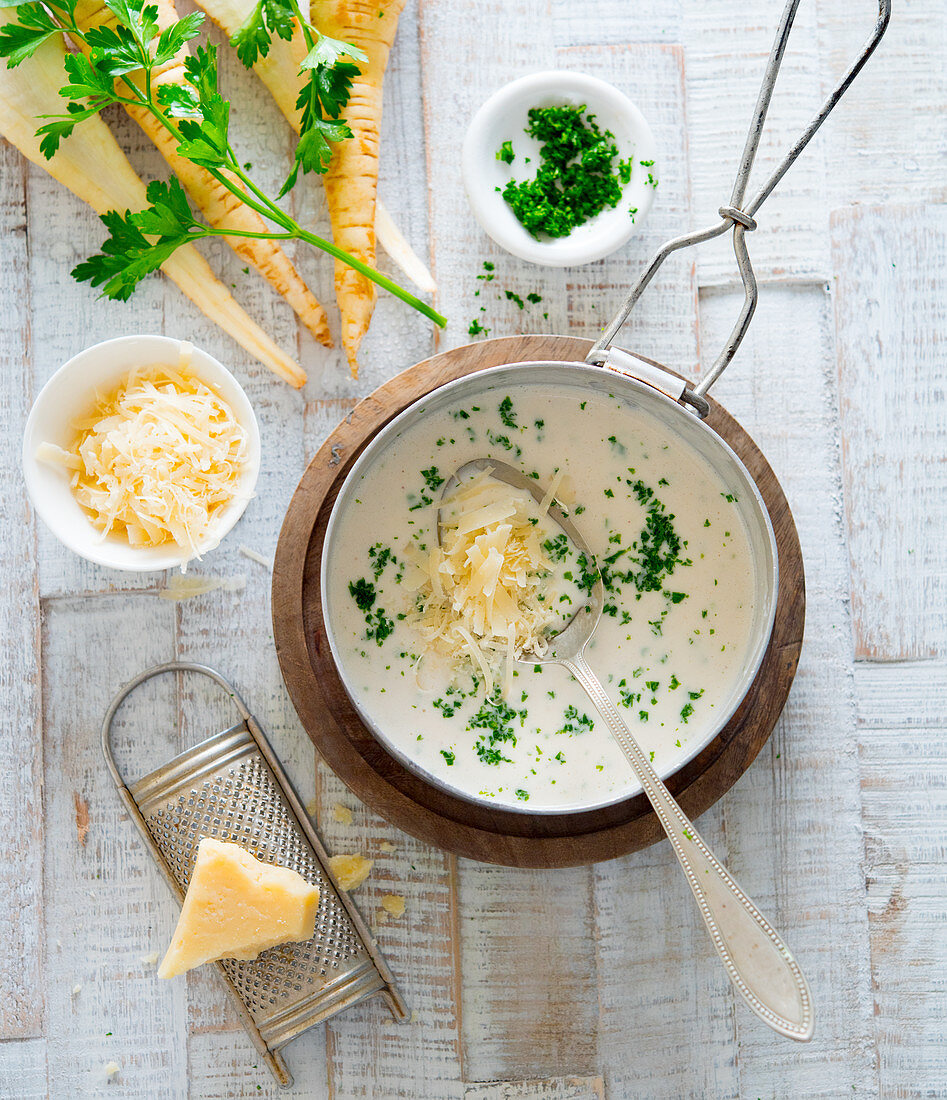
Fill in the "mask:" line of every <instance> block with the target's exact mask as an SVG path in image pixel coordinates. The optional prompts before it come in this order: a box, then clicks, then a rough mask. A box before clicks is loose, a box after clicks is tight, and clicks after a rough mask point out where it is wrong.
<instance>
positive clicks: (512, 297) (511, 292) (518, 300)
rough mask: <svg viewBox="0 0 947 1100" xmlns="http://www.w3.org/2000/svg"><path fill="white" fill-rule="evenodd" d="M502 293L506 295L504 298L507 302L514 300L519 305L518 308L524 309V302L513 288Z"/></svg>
mask: <svg viewBox="0 0 947 1100" xmlns="http://www.w3.org/2000/svg"><path fill="white" fill-rule="evenodd" d="M503 293H504V294H505V295H506V299H507V301H508V302H515V303H516V304H517V305H518V306H519V307H520V309H525V308H526V303H525V302H524V301H523V299H522V298H521V297H520V296H519V295H518V294H517V293H516V291H514V290H504V291H503Z"/></svg>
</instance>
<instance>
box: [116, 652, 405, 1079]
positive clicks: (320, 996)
mask: <svg viewBox="0 0 947 1100" xmlns="http://www.w3.org/2000/svg"><path fill="white" fill-rule="evenodd" d="M164 672H198V673H201V674H203V675H206V676H209V677H211V678H212V679H213V680H215V681H216V682H217V683H218V684H219V685H220V686H221V687H222V688H223V689H224V691H226V692H227V694H228V695H229V696H230V697H231V698H232V699H233V702H234V705H235V706H236V708H237V710H238V711H239V713H240V716H241V718H242V719H243V720H242V721H241V722H240V723H239V724H238V725H236V726H233V727H232V728H231V729H228V730H224V731H223V733H217V734H214V735H213V736H212V737H208V738H207V739H206V740H204V741H201V742H200V744H198V745H195V746H194V747H193V748H190V749H188V750H187V751H185V752H183V753H181V754H180V755H179V756H176V757H174V759H173V760H170V761H168V763H167V764H165V765H163V766H162V767H160V768H158V769H156V770H155V771H153V772H151V773H150V774H148V775H146V776H143V777H142V778H141V779H139V780H137V781H136V782H134V783H132V784H131V785H126V783H125V779H124V777H123V776H122V774H121V772H120V771H119V769H118V766H117V764H116V762H115V757H114V754H113V752H112V745H111V730H112V722H113V720H114V717H115V714H116V712H117V711H118V708H119V707H120V706H121V704H122V702H123V701H124V700H125V699H126V698H127V696H128V695H129V694H130V693H131V692H132V691H134V689H135V688H136V687H138V686H139V685H140V684H142V683H143V682H144V681H145V680H149V679H151V678H152V677H153V676H157V675H160V674H161V673H164ZM102 748H103V751H104V753H105V760H106V763H107V764H108V767H109V771H110V772H111V773H112V777H113V778H114V780H115V783H116V786H117V787H118V793H119V795H120V797H121V799H122V801H123V802H124V804H125V806H126V808H127V809H128V812H129V813H130V814H131V816H132V819H133V820H134V821H135V823H136V824H137V825H138V829H139V831H140V832H141V835H142V838H143V839H144V841H145V843H146V845H147V846H148V848H149V850H150V851H151V854H152V856H153V857H154V859H155V862H156V863H157V864H158V867H159V868H160V869H161V871H162V872H163V873H164V876H165V878H166V879H167V881H168V884H169V885H170V887H171V889H172V890H173V892H174V893H175V895H176V897H177V899H178V901H179V902H182V901H183V900H184V894H185V891H186V890H187V883H188V878H189V876H190V873H191V868H192V866H193V864H194V858H195V855H196V852H197V845H198V843H199V841H200V840H201V838H202V837H206V836H209V837H215V838H216V839H219V840H228V841H233V842H234V843H236V844H240V845H241V846H242V847H243V848H245V849H246V850H247V851H249V852H250V853H251V854H252V855H254V856H256V857H257V859H261V860H263V861H264V862H269V863H278V864H279V865H280V866H283V867H290V868H292V869H293V870H294V871H298V872H299V874H301V875H302V876H303V878H305V879H306V880H307V881H308V882H311V883H313V885H315V886H318V887H319V909H318V912H317V916H316V931H315V934H314V935H313V937H312V939H311V940H309V941H307V942H306V943H289V944H284V945H282V946H281V947H273V948H270V950H269V951H265V952H264V953H263V954H262V955H260V956H259V958H257V959H254V960H252V961H249V962H241V961H238V960H236V959H225V960H222V961H220V962H217V963H214V965H215V966H216V967H217V969H218V971H219V972H220V974H221V976H222V977H223V979H224V981H225V982H226V984H227V987H228V989H229V991H230V993H231V995H232V997H233V998H234V1001H235V1004H236V1007H237V1010H238V1011H239V1013H240V1016H241V1018H242V1020H243V1022H244V1025H245V1026H246V1029H247V1031H248V1032H249V1034H250V1038H251V1039H252V1040H253V1044H254V1046H255V1047H256V1048H257V1050H258V1051H259V1052H260V1055H261V1057H262V1058H263V1059H264V1061H265V1062H266V1063H267V1065H268V1066H269V1068H270V1070H271V1071H272V1073H273V1075H274V1077H275V1078H276V1079H277V1081H279V1083H280V1084H281V1085H284V1086H289V1085H291V1084H292V1076H291V1074H290V1073H289V1070H288V1069H287V1067H286V1063H285V1062H284V1061H283V1058H282V1056H281V1055H280V1054H279V1053H278V1049H279V1048H280V1047H282V1046H283V1045H284V1044H286V1043H288V1042H289V1041H290V1040H291V1039H294V1038H296V1036H297V1035H300V1034H301V1033H302V1032H303V1031H306V1030H307V1029H308V1028H310V1027H312V1026H313V1025H314V1024H317V1023H319V1022H320V1021H322V1020H325V1019H327V1018H328V1017H329V1016H332V1015H334V1014H335V1013H336V1012H340V1011H341V1010H342V1009H343V1008H347V1007H348V1006H349V1005H353V1004H355V1003H356V1002H357V1001H361V1000H363V999H364V998H366V997H370V996H372V995H373V994H375V993H381V994H383V995H384V996H385V998H386V1000H387V1002H388V1005H389V1007H390V1008H391V1011H392V1013H393V1015H394V1016H395V1018H396V1019H404V1018H405V1017H406V1016H407V1008H406V1006H405V1003H404V1000H403V999H402V997H401V994H400V993H399V991H398V989H397V987H396V985H395V980H394V977H393V975H392V973H391V971H390V969H389V967H388V964H387V963H386V962H385V960H384V958H383V957H382V955H381V953H380V952H379V950H378V948H377V946H376V945H375V942H374V939H373V938H372V936H371V934H370V933H369V931H368V929H367V927H366V926H365V922H364V921H363V920H362V918H361V917H360V916H359V914H358V911H357V910H356V909H355V906H354V905H353V904H352V902H351V901H349V899H348V897H347V896H346V895H345V894H344V893H342V892H341V891H340V890H339V889H338V887H337V885H336V882H335V878H334V876H333V875H332V872H331V871H330V870H329V868H328V854H327V853H326V850H325V848H324V847H323V845H322V842H321V841H320V839H319V837H318V836H317V834H316V831H315V829H314V828H313V826H312V822H311V821H310V819H309V816H308V815H307V814H306V812H305V810H304V809H303V807H302V804H301V803H300V801H299V797H298V795H297V794H296V792H295V791H294V790H293V787H292V785H291V783H290V782H289V779H288V778H287V776H286V773H285V772H284V771H283V769H282V766H281V765H280V762H279V760H278V759H277V758H276V755H275V754H274V752H273V750H272V748H271V747H270V744H269V742H268V741H267V739H266V736H265V734H264V733H263V731H262V729H261V728H260V726H259V724H258V723H257V721H256V719H254V717H253V716H252V715H251V714H250V712H249V711H248V710H247V708H246V705H245V704H244V702H243V700H242V699H241V698H240V696H239V695H238V694H237V692H236V691H235V690H234V688H233V687H232V686H231V685H230V684H229V683H228V682H227V681H226V680H225V679H224V678H223V677H222V676H221V675H220V674H219V673H217V672H215V671H214V670H213V669H211V668H208V667H206V666H205V665H199V664H193V663H190V662H178V661H172V662H169V663H167V664H163V665H157V666H155V667H154V668H150V669H148V670H147V671H146V672H143V673H141V675H140V676H136V677H135V679H134V680H132V681H131V682H130V683H128V684H126V685H125V687H123V688H122V690H121V691H120V692H119V693H118V695H116V696H115V698H114V699H113V700H112V702H111V704H110V706H109V709H108V712H107V713H106V715H105V720H104V722H103V724H102Z"/></svg>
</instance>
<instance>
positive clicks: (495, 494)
mask: <svg viewBox="0 0 947 1100" xmlns="http://www.w3.org/2000/svg"><path fill="white" fill-rule="evenodd" d="M555 490H556V484H555V483H554V484H553V485H551V486H550V488H549V491H548V492H547V494H546V496H545V497H544V499H543V501H542V502H540V503H537V501H536V500H534V498H533V497H532V496H531V494H529V493H528V492H526V491H525V490H523V489H516V488H513V487H512V486H510V485H507V484H506V483H505V482H501V481H498V480H497V479H496V478H493V477H491V476H490V471H489V470H484V471H483V472H482V473H480V474H478V475H477V476H476V477H474V478H472V479H470V480H469V481H464V482H463V483H462V484H460V485H458V486H457V488H456V490H454V492H452V493H451V494H450V495H449V496H448V497H446V498H445V499H444V501H443V502H442V503H441V510H440V545H439V546H434V547H433V548H432V549H431V550H430V551H429V552H428V553H427V554H426V555H424V556H422V555H420V554H419V553H415V554H414V555H412V558H413V561H414V564H416V565H417V566H418V568H419V569H420V579H419V581H418V582H417V584H416V592H417V595H416V599H415V608H414V610H413V611H412V612H411V613H410V614H409V615H408V622H409V623H410V624H411V626H413V627H414V629H415V631H416V632H417V634H418V635H419V637H420V640H421V643H422V647H423V648H422V656H424V657H434V658H436V659H440V660H443V661H446V662H448V663H449V664H452V665H454V666H457V665H458V664H463V663H466V662H469V663H470V664H471V665H472V666H473V669H474V672H475V673H479V675H480V676H482V678H483V684H484V687H485V689H486V694H487V697H488V698H490V697H491V696H492V695H493V693H494V691H495V690H496V688H497V687H498V686H499V685H500V684H502V687H503V691H504V694H505V695H506V694H508V693H509V690H510V687H511V684H512V681H511V677H512V675H513V664H514V662H516V661H518V660H519V659H520V658H521V657H522V656H523V654H524V653H528V654H535V655H537V656H542V655H543V654H544V653H545V652H546V650H547V649H548V645H549V643H548V636H547V632H548V630H549V628H550V627H552V626H553V625H554V624H561V623H562V614H561V612H560V610H559V607H558V603H557V601H556V598H555V595H554V591H553V585H552V583H551V582H552V579H553V572H554V566H553V563H552V562H551V561H550V559H549V557H548V556H547V554H546V552H545V549H544V541H546V540H547V538H548V536H549V535H550V533H551V532H552V531H553V530H558V527H557V525H555V524H554V523H553V521H551V520H548V519H547V518H546V515H547V512H548V508H549V505H550V503H551V502H552V500H553V494H554V493H555Z"/></svg>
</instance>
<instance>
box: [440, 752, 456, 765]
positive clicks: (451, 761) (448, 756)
mask: <svg viewBox="0 0 947 1100" xmlns="http://www.w3.org/2000/svg"><path fill="white" fill-rule="evenodd" d="M441 756H443V757H444V759H445V760H446V761H447V763H448V765H449V766H450V767H453V764H454V761H455V760H456V759H457V757H456V756H455V755H454V753H453V752H451V751H450V750H449V749H441Z"/></svg>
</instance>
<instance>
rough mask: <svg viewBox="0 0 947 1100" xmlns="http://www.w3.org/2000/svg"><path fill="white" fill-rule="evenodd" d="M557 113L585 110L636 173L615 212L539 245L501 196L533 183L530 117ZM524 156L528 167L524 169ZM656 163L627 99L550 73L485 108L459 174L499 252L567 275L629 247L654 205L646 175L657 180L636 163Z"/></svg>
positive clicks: (580, 76) (600, 85) (535, 161)
mask: <svg viewBox="0 0 947 1100" xmlns="http://www.w3.org/2000/svg"><path fill="white" fill-rule="evenodd" d="M562 105H568V106H574V107H581V106H583V105H585V107H586V108H587V109H588V112H589V114H593V115H595V119H596V121H597V123H598V125H599V127H600V128H601V129H602V130H611V132H612V133H613V134H614V135H615V141H616V144H617V145H618V151H619V158H620V159H622V160H624V159H625V158H626V157H628V156H629V155H630V156H631V157H633V160H634V165H633V168H632V172H631V179H630V181H629V182H628V183H626V184H625V185H624V186H623V187H622V198H621V200H620V201H619V203H618V205H617V206H615V207H613V208H610V209H609V208H606V209H605V210H603V211H602V212H601V213H600V214H598V215H596V217H594V218H592V219H591V220H590V221H588V222H586V223H585V225H580V226H578V227H577V228H576V229H574V230H573V231H572V232H571V233H570V234H569V236H568V237H559V238H551V237H550V238H544V239H542V240H537V239H536V238H535V237H534V236H532V234H531V233H529V232H528V231H527V230H526V229H525V228H524V227H523V226H522V225H521V224H520V222H519V221H518V220H517V217H516V215H515V214H514V213H513V211H512V209H511V208H510V206H509V205H508V204H507V202H506V200H505V199H504V198H503V195H502V194H501V193H500V192H501V191H502V190H503V188H504V187H505V186H506V184H507V183H508V182H509V181H510V180H511V179H516V180H523V179H526V178H528V177H530V176H532V175H534V174H535V170H536V168H537V166H538V165H539V148H540V146H539V142H538V141H536V140H535V139H534V138H531V137H528V136H527V135H526V134H525V133H524V132H523V131H524V130H525V129H526V126H527V124H528V121H529V120H528V112H529V109H530V108H531V107H550V106H562ZM504 141H512V142H513V150H514V152H515V154H516V159H515V160H514V161H513V163H512V164H505V163H504V162H503V161H500V160H497V151H498V149H499V148H500V146H501V145H502V144H503V142H504ZM527 156H528V157H529V158H530V163H529V165H527V164H525V163H524V157H527ZM656 159H657V153H656V150H655V144H654V137H653V136H652V134H651V130H650V128H649V126H648V123H647V122H646V121H645V118H644V116H643V115H642V113H641V112H640V111H639V110H638V108H637V107H636V106H635V105H634V104H633V103H632V102H631V100H630V99H628V97H627V96H625V95H623V94H622V93H621V92H620V91H619V90H618V89H617V88H614V87H613V86H612V85H611V84H606V83H605V81H604V80H599V79H598V78H597V77H594V76H586V75H585V74H584V73H574V72H566V71H559V70H553V71H550V72H541V73H533V74H531V75H530V76H524V77H521V78H520V79H519V80H514V81H513V82H512V83H511V84H507V85H506V86H505V87H503V88H501V89H500V90H499V91H498V92H496V93H495V94H494V95H492V96H491V97H490V98H489V99H488V100H487V101H486V103H484V105H483V106H482V107H481V108H480V110H479V111H478V112H477V113H476V115H475V116H474V119H473V122H471V124H470V127H469V128H468V130H467V136H466V137H465V138H464V147H463V153H462V159H461V170H462V173H463V179H464V187H465V188H466V190H467V198H468V200H469V202H470V207H471V209H472V210H473V212H474V216H475V217H476V219H477V221H478V222H479V223H480V225H481V226H482V227H483V230H484V232H486V233H487V234H488V235H489V236H490V237H492V238H493V240H495V241H496V243H497V244H498V245H500V246H501V247H503V248H505V249H506V250H507V252H511V253H512V254H513V255H514V256H518V257H519V258H520V259H522V260H529V261H530V262H531V263H534V264H546V265H547V266H550V267H569V266H572V265H575V264H587V263H591V262H592V261H593V260H601V259H602V258H603V257H605V256H608V255H609V254H610V253H612V252H614V251H615V250H616V249H618V248H621V246H622V245H624V244H625V243H627V241H628V240H629V238H630V237H631V236H632V234H633V233H634V232H635V230H636V229H637V228H638V227H639V226H640V225H641V223H642V221H643V220H644V219H645V218H646V217H647V214H648V211H649V210H650V209H651V204H652V202H653V201H654V191H655V188H654V186H652V184H650V183H648V174H649V172H650V173H651V175H652V178H654V179H658V170H657V168H656V167H653V166H652V165H650V164H649V165H642V164H641V161H656ZM497 188H499V190H497ZM632 207H637V211H636V213H635V214H634V217H632V215H631V214H629V209H630V208H632Z"/></svg>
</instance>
